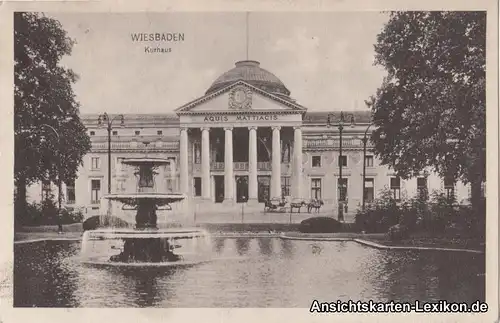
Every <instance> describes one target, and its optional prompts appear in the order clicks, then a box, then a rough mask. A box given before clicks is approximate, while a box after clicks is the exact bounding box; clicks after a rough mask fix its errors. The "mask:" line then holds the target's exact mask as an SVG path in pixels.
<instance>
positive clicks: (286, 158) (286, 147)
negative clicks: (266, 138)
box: [281, 140, 292, 163]
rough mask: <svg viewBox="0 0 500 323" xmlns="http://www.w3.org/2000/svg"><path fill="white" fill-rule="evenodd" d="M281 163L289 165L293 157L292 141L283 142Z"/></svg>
mask: <svg viewBox="0 0 500 323" xmlns="http://www.w3.org/2000/svg"><path fill="white" fill-rule="evenodd" d="M281 147H282V148H281V162H282V163H289V162H290V159H291V157H292V145H291V143H290V141H283V140H282V141H281Z"/></svg>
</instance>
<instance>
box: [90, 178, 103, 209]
mask: <svg viewBox="0 0 500 323" xmlns="http://www.w3.org/2000/svg"><path fill="white" fill-rule="evenodd" d="M90 186H91V195H90V196H91V203H92V204H97V203H99V200H100V199H101V180H100V179H93V180H91V182H90Z"/></svg>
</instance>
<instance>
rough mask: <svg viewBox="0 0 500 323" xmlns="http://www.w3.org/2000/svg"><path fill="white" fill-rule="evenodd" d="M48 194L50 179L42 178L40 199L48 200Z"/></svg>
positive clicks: (49, 192)
mask: <svg viewBox="0 0 500 323" xmlns="http://www.w3.org/2000/svg"><path fill="white" fill-rule="evenodd" d="M50 194H51V189H50V181H49V180H43V181H42V200H43V201H45V200H49V199H50Z"/></svg>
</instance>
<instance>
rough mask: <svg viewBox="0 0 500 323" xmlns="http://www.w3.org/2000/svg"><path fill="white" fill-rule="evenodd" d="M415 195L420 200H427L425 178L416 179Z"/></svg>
mask: <svg viewBox="0 0 500 323" xmlns="http://www.w3.org/2000/svg"><path fill="white" fill-rule="evenodd" d="M417 193H418V196H419V197H420V198H421V199H424V200H427V198H428V195H429V194H428V189H427V177H417Z"/></svg>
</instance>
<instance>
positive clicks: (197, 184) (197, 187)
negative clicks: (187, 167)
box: [194, 177, 201, 196]
mask: <svg viewBox="0 0 500 323" xmlns="http://www.w3.org/2000/svg"><path fill="white" fill-rule="evenodd" d="M194 196H201V177H195V178H194Z"/></svg>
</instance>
